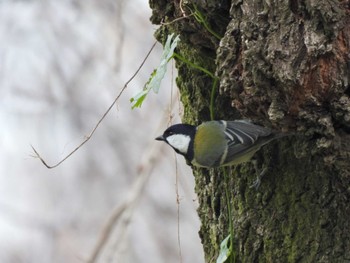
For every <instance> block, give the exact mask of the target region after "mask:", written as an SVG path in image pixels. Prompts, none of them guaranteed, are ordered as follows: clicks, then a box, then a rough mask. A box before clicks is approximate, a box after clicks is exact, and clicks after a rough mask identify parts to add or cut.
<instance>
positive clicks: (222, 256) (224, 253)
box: [216, 235, 232, 263]
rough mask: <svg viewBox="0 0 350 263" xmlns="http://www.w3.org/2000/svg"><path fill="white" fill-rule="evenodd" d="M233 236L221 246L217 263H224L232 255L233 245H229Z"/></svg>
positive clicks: (226, 239) (228, 237) (229, 236)
mask: <svg viewBox="0 0 350 263" xmlns="http://www.w3.org/2000/svg"><path fill="white" fill-rule="evenodd" d="M230 238H231V235H228V236H227V237H226V238H225V239H224V240H223V241H222V242H221V244H220V253H219V256H218V258H217V259H216V263H224V262H226V260H227V259H228V258H229V256H230V255H231V252H232V251H231V245H230V246H228V245H229V241H230Z"/></svg>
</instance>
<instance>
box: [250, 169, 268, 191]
mask: <svg viewBox="0 0 350 263" xmlns="http://www.w3.org/2000/svg"><path fill="white" fill-rule="evenodd" d="M267 170H268V168H267V167H265V168H264V169H263V170H262V171H261V173H260V174H259V175H258V176H257V177H256V179H255V180H254V182H253V184H251V185H250V186H249V188H255V190H258V189H259V187H260V185H261V178H262V177H263V176H264V175H265V174H266V172H267Z"/></svg>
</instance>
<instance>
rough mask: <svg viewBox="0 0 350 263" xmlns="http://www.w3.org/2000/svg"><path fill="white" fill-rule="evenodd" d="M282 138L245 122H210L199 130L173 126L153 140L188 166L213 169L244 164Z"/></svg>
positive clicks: (177, 125) (280, 135)
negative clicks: (174, 153) (167, 147)
mask: <svg viewBox="0 0 350 263" xmlns="http://www.w3.org/2000/svg"><path fill="white" fill-rule="evenodd" d="M283 136H285V135H284V134H283V133H278V132H275V131H273V130H272V129H270V128H266V127H262V126H259V125H256V124H254V123H252V122H251V121H248V120H233V121H225V120H213V121H207V122H203V123H202V124H200V125H199V126H194V125H190V124H175V125H172V126H170V127H169V128H167V129H166V130H165V131H164V133H163V134H162V135H160V136H158V137H157V138H155V139H156V140H158V141H164V142H166V143H167V144H168V145H170V146H171V147H172V148H173V149H174V150H175V151H176V152H177V153H178V154H180V155H183V156H184V157H185V159H186V162H187V164H189V165H190V166H198V167H204V168H216V167H224V166H233V165H237V164H241V163H244V162H248V161H250V160H251V159H252V157H253V156H254V154H255V153H256V152H257V151H258V150H259V149H260V148H261V147H262V146H263V145H265V144H267V143H269V142H271V141H273V140H275V139H278V138H281V137H283Z"/></svg>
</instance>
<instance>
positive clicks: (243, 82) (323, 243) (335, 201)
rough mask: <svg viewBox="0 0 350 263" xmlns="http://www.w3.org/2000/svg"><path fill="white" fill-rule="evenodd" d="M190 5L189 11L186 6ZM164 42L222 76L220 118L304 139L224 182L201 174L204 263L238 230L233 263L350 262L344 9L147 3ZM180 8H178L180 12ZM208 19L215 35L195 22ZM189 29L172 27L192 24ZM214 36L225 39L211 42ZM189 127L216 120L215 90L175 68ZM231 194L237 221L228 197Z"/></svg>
mask: <svg viewBox="0 0 350 263" xmlns="http://www.w3.org/2000/svg"><path fill="white" fill-rule="evenodd" d="M180 4H182V6H180ZM150 6H151V8H152V9H153V15H152V18H151V20H152V22H153V23H154V24H160V23H161V22H165V23H167V24H165V25H163V26H161V27H160V29H159V30H158V31H157V34H156V37H157V39H158V40H159V41H161V42H163V43H164V39H165V38H166V36H167V35H168V34H170V33H173V32H174V33H175V34H179V35H180V37H181V44H180V45H179V46H178V48H177V52H178V53H179V54H181V56H182V57H185V58H186V59H187V60H189V61H191V62H192V63H194V64H196V65H199V66H201V67H203V68H206V69H207V70H209V71H211V72H213V73H215V74H216V76H217V77H218V78H219V87H218V88H217V92H216V97H215V118H216V119H226V120H229V119H236V118H248V119H251V120H253V121H255V122H257V123H260V124H262V125H265V126H270V127H273V128H274V129H277V130H284V131H290V132H295V133H296V134H298V135H297V136H294V137H290V138H286V139H282V140H280V141H278V142H275V143H272V144H271V145H268V146H266V147H264V148H263V149H262V150H261V151H260V152H259V153H258V154H257V158H258V159H259V160H260V162H261V163H262V165H265V166H268V167H269V170H268V173H267V174H266V175H265V177H264V178H263V181H262V184H261V186H260V188H259V189H258V191H256V190H255V189H251V188H249V185H250V184H251V182H252V181H253V180H254V178H255V172H254V169H253V166H252V165H251V164H244V165H240V166H238V167H237V168H236V169H235V171H233V170H232V171H231V172H230V175H229V181H228V182H225V180H224V176H223V172H222V170H221V169H217V170H211V171H208V170H205V169H194V170H193V172H194V175H195V179H196V189H195V190H196V192H197V194H198V197H199V202H200V207H199V209H198V214H199V216H200V219H201V222H202V226H201V229H200V233H199V234H200V236H201V239H202V243H203V247H204V251H205V256H206V261H207V262H215V260H216V258H217V256H218V253H219V245H220V243H221V241H222V240H223V239H224V238H225V237H226V236H227V235H228V234H229V233H230V230H229V220H232V224H233V229H234V238H233V249H234V251H235V262H350V184H349V183H350V158H349V157H350V98H349V96H350V86H349V79H350V55H349V52H350V4H349V1H338V0H317V1H316V0H306V1H298V0H290V1H280V0H266V1H255V0H252V1H244V0H236V1H235V0H232V1H228V0H226V1H225V0H212V1H211V0H207V1H204V0H202V1H200V0H198V1H194V0H187V1H179V0H174V1H165V0H150ZM180 7H181V8H180ZM196 9H197V10H199V12H200V13H201V14H202V16H203V17H205V21H206V23H207V24H206V25H204V24H203V23H202V24H201V23H199V22H198V21H196V19H195V17H194V16H193V15H192V16H191V15H190V14H191V13H193V12H194V11H195V10H196ZM182 10H184V11H185V13H186V15H188V17H187V18H184V19H180V20H176V21H175V22H172V23H171V21H173V20H174V19H176V18H179V17H181V16H183V13H182ZM208 28H209V29H211V30H212V31H214V32H215V34H216V35H218V36H220V37H219V38H218V37H217V36H215V35H214V34H212V33H211V32H210V30H208ZM177 68H178V72H179V75H178V78H177V84H178V87H179V89H180V92H181V99H182V102H183V104H184V107H185V115H184V122H188V123H194V124H199V123H200V122H202V121H206V120H209V118H210V114H209V105H210V94H211V87H212V82H213V80H212V78H210V77H209V76H208V75H206V74H204V73H203V72H201V71H200V70H197V69H195V68H193V67H191V66H190V65H189V64H188V63H187V64H186V63H183V62H181V61H177ZM225 188H226V189H229V195H230V206H231V207H232V216H231V218H229V216H228V211H227V202H226V197H225V191H224V189H225Z"/></svg>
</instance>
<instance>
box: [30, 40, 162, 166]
mask: <svg viewBox="0 0 350 263" xmlns="http://www.w3.org/2000/svg"><path fill="white" fill-rule="evenodd" d="M156 44H157V41H155V42H154V44H153V45H152V47H151V49H150V50H149V51H148V53H147V55H146V57H145V58H144V59H143V61H142V63H141V65H140V66H139V67H138V69H137V70H136V71H135V73H134V74H133V75H132V76H131V78H130V79H129V80H128V81H127V82H126V83H125V84H124V87H123V88H122V90H121V91H120V92H119V94H118V96H117V97H116V98H115V99H114V101H113V102H112V104H111V105H110V106H109V107H108V109H107V110H106V111H105V113H104V114H103V115H102V117H101V118H100V120H99V121H98V122H97V124H96V125H95V127H94V128H93V129H92V131H91V132H90V134H89V135H88V136H86V137H85V139H84V140H83V141H82V142H81V143H80V144H79V145H78V146H77V147H76V148H75V149H74V150H73V151H71V152H70V153H69V154H67V155H66V156H65V157H64V158H63V159H62V160H61V161H59V162H58V163H56V164H54V165H49V164H47V162H46V161H45V160H44V158H42V157H41V155H40V154H39V153H38V151H37V150H36V149H35V148H34V147H33V146H32V145H31V147H32V149H33V151H34V153H35V155H34V156H33V157H35V158H39V159H40V161H41V162H42V164H43V165H45V166H46V168H48V169H52V168H56V167H57V166H59V165H60V164H61V163H63V162H64V161H65V160H67V159H68V158H69V157H70V156H71V155H73V154H74V153H75V152H76V151H78V150H79V149H80V148H81V147H82V146H83V145H84V144H85V143H87V142H88V141H89V140H90V139H91V137H92V136H93V135H94V133H95V131H96V130H97V128H98V127H99V126H100V124H101V122H102V121H103V120H104V119H105V117H106V116H107V114H108V113H109V112H110V111H111V109H112V108H113V107H114V105H115V104H116V102H117V101H118V99H119V98H120V96H121V95H122V94H123V92H124V90H125V89H126V88H127V87H128V85H129V83H130V82H131V81H132V80H133V79H134V78H135V77H136V75H137V74H138V73H139V71H140V70H141V68H142V67H143V65H144V64H145V62H146V61H147V59H148V57H149V55H150V54H151V53H152V51H153V49H154V47H155V45H156Z"/></svg>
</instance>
